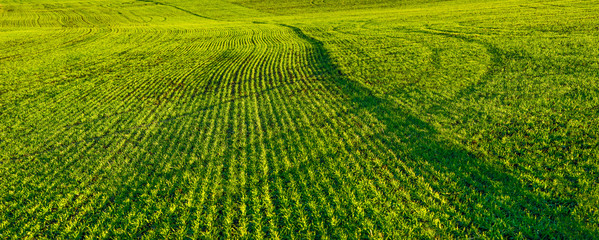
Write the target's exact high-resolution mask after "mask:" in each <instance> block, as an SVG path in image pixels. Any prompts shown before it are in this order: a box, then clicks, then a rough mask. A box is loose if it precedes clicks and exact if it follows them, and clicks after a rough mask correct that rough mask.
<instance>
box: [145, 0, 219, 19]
mask: <svg viewBox="0 0 599 240" xmlns="http://www.w3.org/2000/svg"><path fill="white" fill-rule="evenodd" d="M136 1H140V2H149V3H154V4H156V5H162V6H167V7H171V8H174V9H177V10H179V11H183V12H186V13H188V14H190V15H193V16H196V17H200V18H204V19H208V20H214V21H219V20H218V19H214V18H211V17H208V16H203V15H200V14H197V13H194V12H192V11H189V10H187V9H184V8H180V7H177V6H175V5H171V4H166V3H163V2H159V1H154V0H136Z"/></svg>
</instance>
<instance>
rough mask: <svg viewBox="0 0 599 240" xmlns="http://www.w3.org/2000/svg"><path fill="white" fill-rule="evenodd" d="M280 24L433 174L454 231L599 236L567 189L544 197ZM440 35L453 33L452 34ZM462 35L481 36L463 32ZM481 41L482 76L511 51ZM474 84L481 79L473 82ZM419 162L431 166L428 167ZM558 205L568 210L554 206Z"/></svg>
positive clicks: (407, 155)
mask: <svg viewBox="0 0 599 240" xmlns="http://www.w3.org/2000/svg"><path fill="white" fill-rule="evenodd" d="M282 26H285V27H288V28H290V29H292V30H293V31H294V32H295V33H296V34H297V35H298V36H300V37H301V38H302V39H304V40H305V41H308V42H309V43H311V44H312V45H313V47H314V51H315V52H314V54H315V55H316V56H317V57H316V58H317V59H319V60H320V61H319V62H318V63H315V64H316V65H317V66H319V67H321V68H323V69H326V71H327V72H328V73H329V74H330V75H331V78H330V80H331V81H332V83H334V84H335V85H337V86H339V87H340V88H341V89H342V90H343V92H344V93H345V94H346V95H347V96H349V99H350V102H351V104H352V105H353V106H355V108H356V109H359V110H367V111H368V112H370V113H372V114H374V115H375V116H376V118H377V119H378V120H379V121H381V122H382V123H383V124H384V125H385V126H386V129H385V134H386V135H388V136H383V139H384V138H386V137H388V138H398V139H401V142H402V143H406V144H407V147H402V146H394V145H393V144H392V143H391V142H387V143H386V145H387V147H388V148H389V149H391V150H392V151H394V153H395V154H396V155H397V156H398V157H399V158H400V159H403V161H404V163H405V164H407V165H408V166H410V167H412V168H413V170H414V171H415V172H417V175H421V176H423V177H424V178H425V179H430V184H431V186H433V189H434V191H436V192H438V193H441V194H444V193H446V194H444V199H445V200H446V201H448V202H449V203H450V204H451V205H453V207H454V208H455V210H457V212H458V213H459V214H458V215H459V216H451V218H450V219H451V220H452V221H453V222H454V224H457V226H456V227H458V228H459V229H460V230H459V231H458V232H453V234H455V235H456V236H461V235H463V234H464V233H468V234H485V235H487V236H489V235H491V236H493V235H494V236H495V237H500V236H502V237H507V238H518V237H525V238H588V237H591V236H598V234H599V232H598V231H597V229H588V228H586V226H584V224H583V223H582V222H580V221H581V220H578V219H574V218H573V217H572V215H571V213H572V211H573V210H574V208H575V207H576V206H577V205H578V203H577V202H576V200H574V199H572V198H570V197H569V196H563V194H560V195H561V196H560V197H558V198H548V197H546V196H542V195H541V194H542V193H540V192H539V189H534V186H532V185H531V184H525V183H526V182H527V181H526V180H524V179H522V178H521V177H519V176H518V175H516V174H515V173H514V172H513V170H510V169H508V168H506V167H505V166H503V165H499V164H497V163H493V162H491V161H490V160H489V159H486V158H485V157H484V156H482V155H480V154H477V153H473V152H468V151H467V150H465V149H462V148H460V147H459V146H455V145H454V144H450V143H448V142H447V141H446V140H443V139H440V138H439V137H437V136H438V135H439V133H438V132H437V131H436V130H435V128H434V127H433V126H431V125H430V124H429V123H427V122H425V121H423V120H421V119H419V117H417V116H414V114H412V113H410V112H407V111H406V110H404V109H401V108H400V107H399V106H398V104H396V103H394V102H393V101H392V100H388V99H386V98H384V96H377V95H376V94H375V93H374V92H373V91H372V90H370V89H368V88H367V87H365V86H363V85H361V84H360V83H358V82H355V81H352V80H350V79H348V78H345V77H344V76H343V73H342V72H341V70H340V69H338V68H337V66H336V65H335V64H334V62H333V60H332V59H331V58H330V54H328V52H327V49H326V48H325V47H324V45H323V43H322V42H320V41H318V40H316V39H314V38H312V37H310V36H307V35H306V34H304V33H303V32H302V30H301V29H299V28H296V27H293V26H288V25H282ZM427 33H428V34H431V33H430V32H427ZM435 34H440V35H450V36H452V37H455V36H454V35H453V34H451V33H435ZM458 38H460V37H459V36H458ZM460 39H462V40H464V41H469V42H476V41H475V40H472V39H467V38H463V37H461V38H460ZM477 43H479V44H482V45H483V46H485V47H486V48H487V49H488V51H489V52H490V53H491V54H492V62H493V63H492V64H493V65H492V66H490V67H489V71H488V72H487V73H486V75H485V76H483V81H484V80H485V79H486V80H488V79H490V78H491V77H492V75H493V74H494V71H499V70H500V69H501V67H502V62H503V60H505V59H506V58H510V56H509V55H507V54H513V53H504V52H502V51H501V50H500V49H497V48H495V47H494V46H492V45H490V44H486V43H481V42H477ZM513 57H519V56H518V55H515V56H513ZM520 57H522V56H520ZM477 84H481V83H476V84H474V85H477ZM474 89H475V86H471V87H469V88H467V89H465V90H464V91H462V92H461V93H460V94H458V97H460V95H464V94H466V95H468V94H473V91H474ZM422 163H428V164H427V165H426V166H424V165H422ZM386 164H387V165H388V166H389V167H391V166H397V164H396V163H394V162H393V161H387V162H386ZM435 172H439V173H441V174H444V175H451V176H455V179H453V181H454V182H457V183H458V184H456V185H455V186H457V188H456V187H452V186H451V184H450V183H443V182H439V181H438V180H437V179H438V178H437V176H435ZM506 199H507V200H506ZM477 205H478V206H477ZM558 208H559V209H564V210H561V211H556V209H558ZM477 211H480V212H477ZM448 214H451V213H449V212H448ZM588 220H589V219H587V220H586V221H588Z"/></svg>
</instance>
